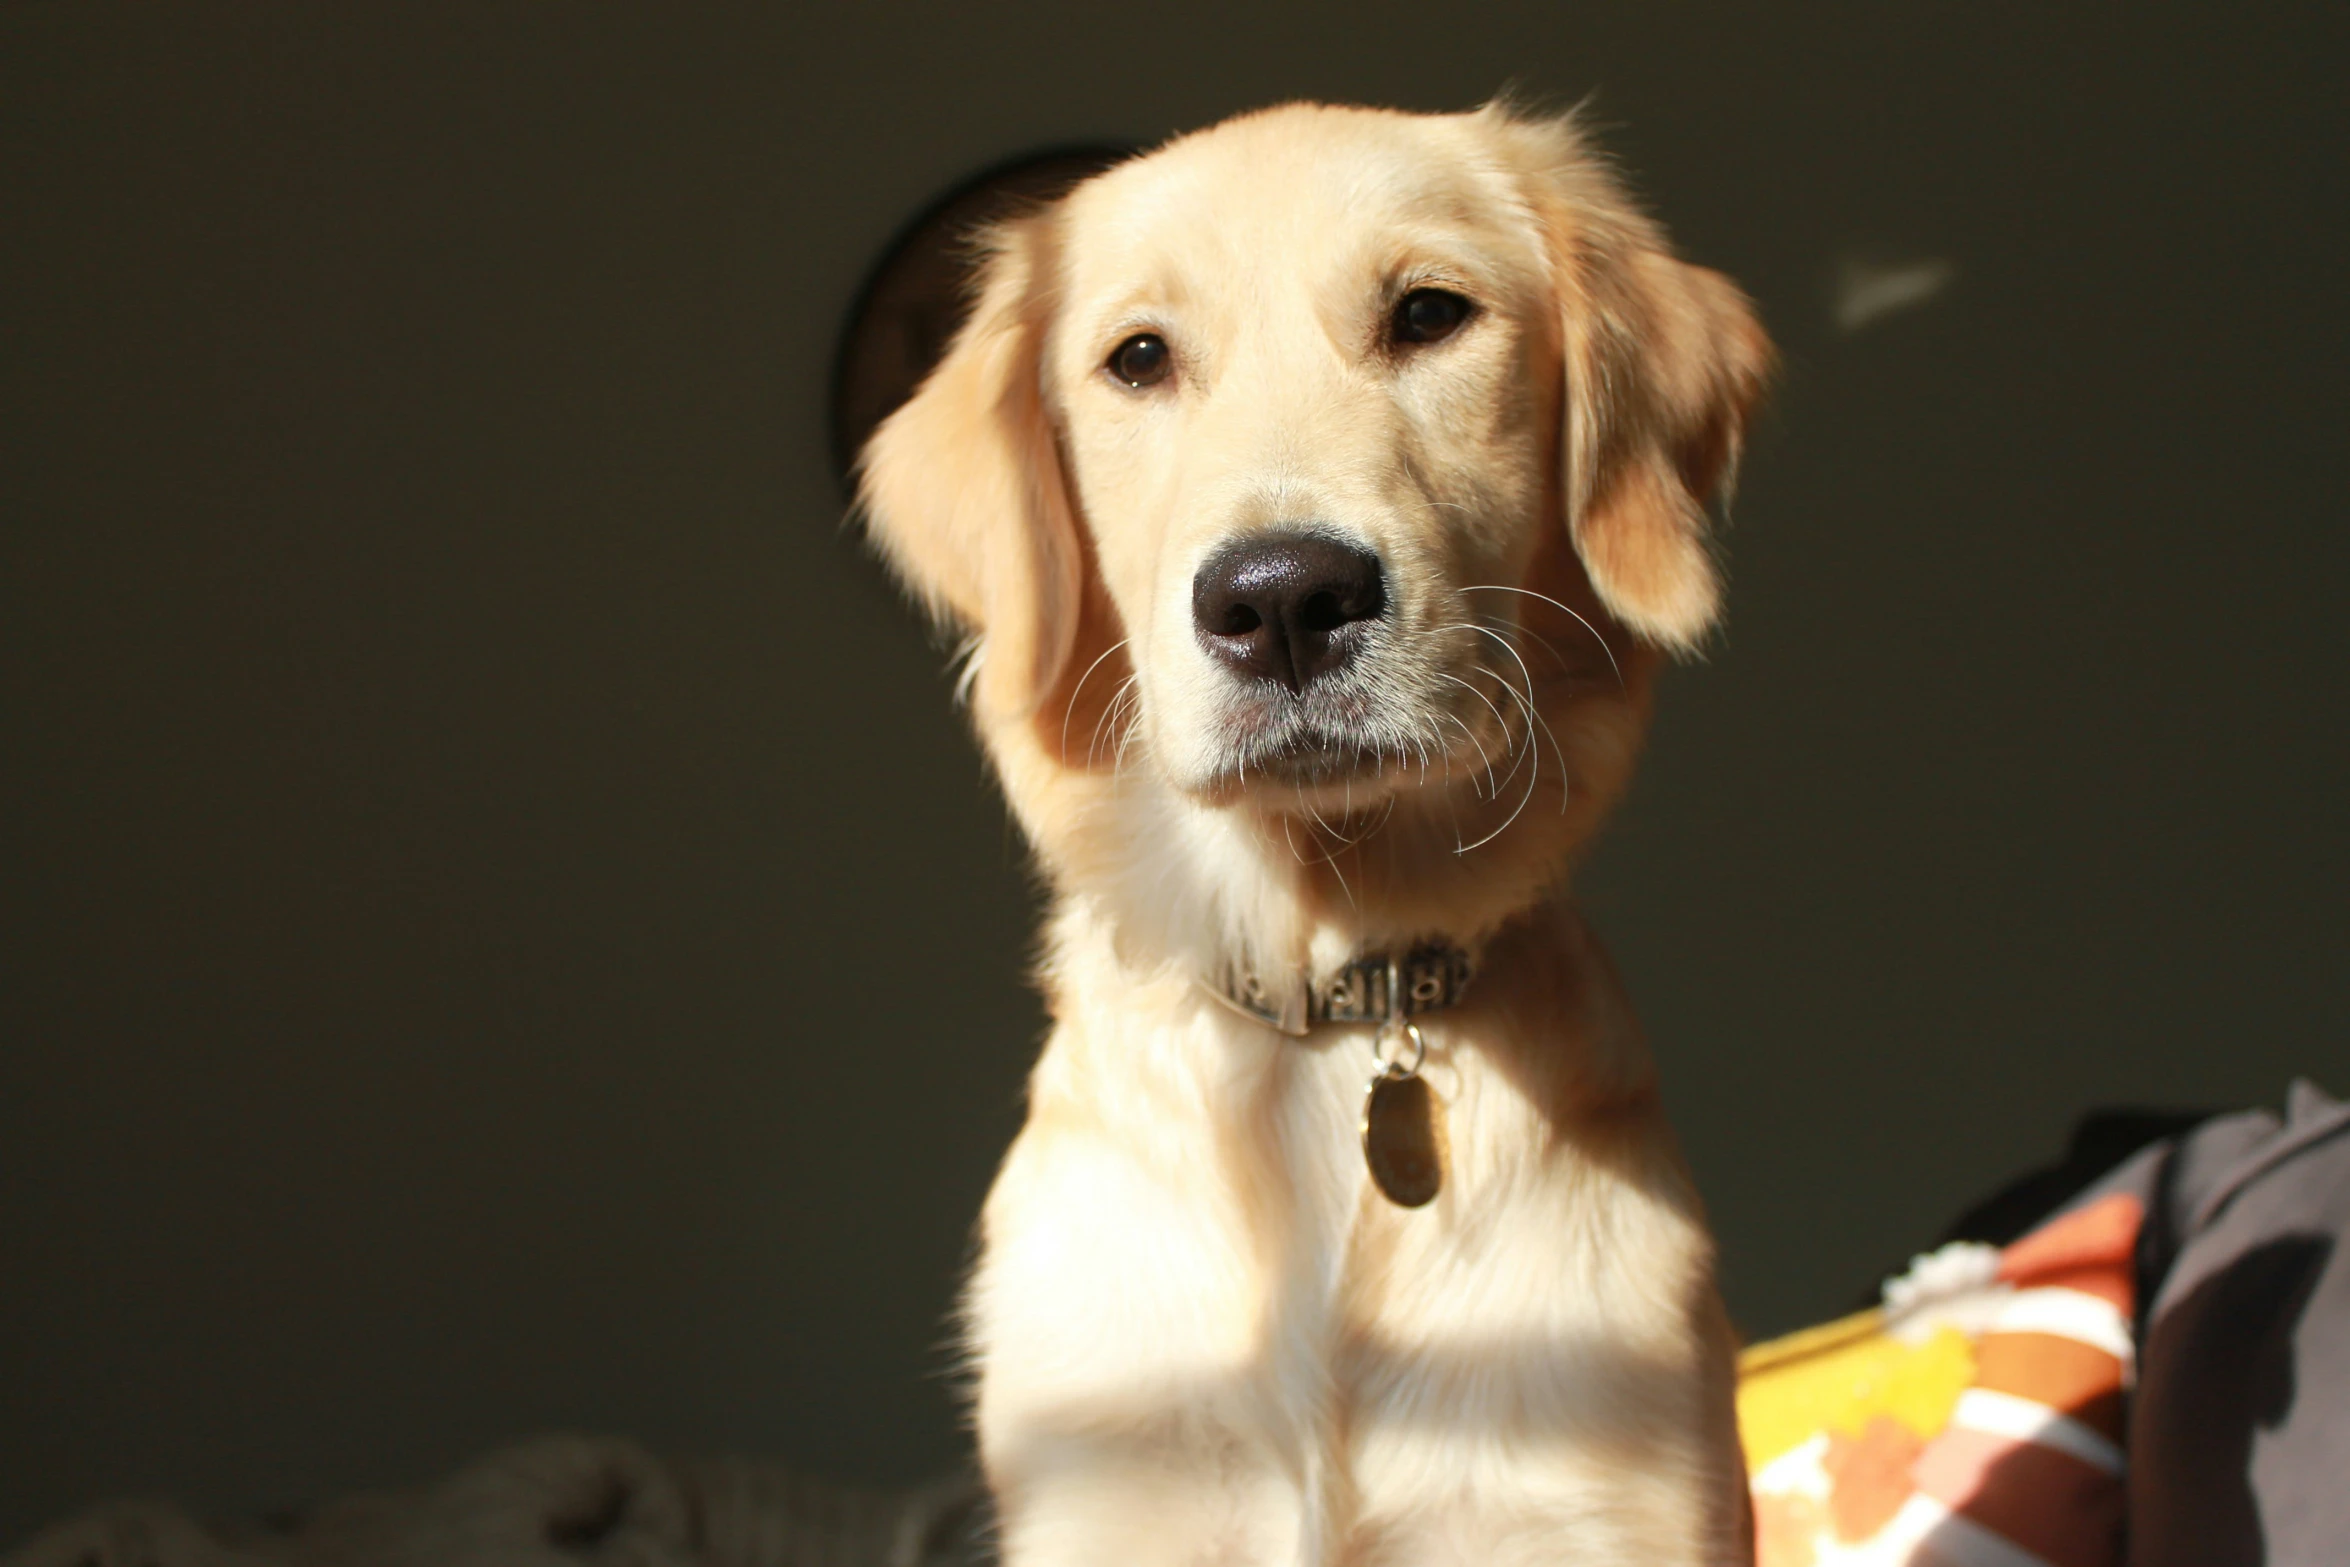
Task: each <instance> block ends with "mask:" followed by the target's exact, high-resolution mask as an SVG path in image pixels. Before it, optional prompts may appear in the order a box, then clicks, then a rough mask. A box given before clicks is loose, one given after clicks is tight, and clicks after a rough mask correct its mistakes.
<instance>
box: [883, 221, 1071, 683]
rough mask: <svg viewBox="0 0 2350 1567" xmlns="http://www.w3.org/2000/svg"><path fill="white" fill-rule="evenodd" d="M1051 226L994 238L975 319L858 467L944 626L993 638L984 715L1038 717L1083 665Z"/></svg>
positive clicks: (1008, 230)
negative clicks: (1052, 384) (1053, 323)
mask: <svg viewBox="0 0 2350 1567" xmlns="http://www.w3.org/2000/svg"><path fill="white" fill-rule="evenodd" d="M1051 240H1052V218H1051V215H1050V213H1049V212H1047V213H1044V214H1039V215H1037V216H1032V217H1027V218H1021V219H1016V220H1014V221H1012V222H1009V223H1005V224H1003V225H1000V226H999V227H998V228H996V229H995V230H994V231H993V232H992V233H991V234H990V236H989V239H988V250H987V255H986V257H985V259H984V261H983V263H982V265H981V268H980V274H979V286H978V292H977V297H976V299H975V301H974V303H973V305H972V310H971V315H970V319H969V320H967V321H966V322H965V323H964V325H963V329H962V330H961V331H960V332H958V333H956V334H955V340H954V342H953V343H952V344H951V345H950V346H949V347H948V349H947V353H946V357H945V358H944V359H942V360H941V361H940V362H939V365H938V368H937V369H935V370H933V371H932V372H931V374H930V378H929V379H928V380H926V381H924V382H923V383H922V387H921V390H919V391H917V392H916V393H915V394H914V396H913V398H912V400H911V401H909V402H908V403H907V404H906V405H905V406H904V407H902V408H900V409H899V410H898V411H897V412H896V413H894V414H891V415H890V416H889V418H887V419H885V420H883V421H882V424H881V427H880V428H879V429H877V430H876V431H874V433H873V438H872V439H871V440H870V441H868V442H867V443H866V445H865V453H864V456H863V458H862V459H861V460H860V462H859V464H858V468H859V473H858V484H857V494H858V500H859V502H860V504H861V505H862V507H863V509H864V513H865V522H866V528H867V531H868V533H869V534H870V535H871V537H872V539H873V541H874V543H875V544H876V545H877V546H878V547H879V549H880V551H881V553H882V555H883V557H884V558H885V559H887V560H888V562H889V564H890V566H891V567H892V568H893V569H894V570H895V571H896V573H897V575H898V577H899V578H900V579H901V580H902V581H904V582H905V584H906V585H907V586H908V587H909V588H911V589H912V590H913V591H914V592H915V594H916V595H918V596H919V597H920V598H921V599H922V600H923V601H924V603H925V604H927V605H928V606H929V607H930V609H931V611H932V613H933V614H935V615H937V616H938V617H939V618H940V619H941V620H944V621H947V622H950V623H952V624H955V625H957V626H959V627H960V628H962V629H963V630H965V631H967V632H969V633H971V634H972V635H973V636H974V637H975V638H977V639H978V645H977V647H976V649H975V651H974V652H973V655H972V656H973V657H974V658H975V659H976V660H977V661H978V664H977V667H976V668H975V669H974V670H973V672H972V677H973V681H974V684H973V687H972V690H973V699H974V701H975V703H976V704H977V706H978V709H979V711H980V712H981V713H983V714H985V715H989V716H992V717H1017V716H1019V715H1021V714H1025V713H1028V712H1030V711H1033V710H1034V709H1035V708H1036V706H1037V705H1038V703H1039V702H1041V701H1042V700H1043V698H1044V694H1045V693H1046V692H1048V691H1050V690H1051V689H1053V686H1054V683H1055V682H1056V680H1057V679H1058V678H1059V676H1060V674H1061V671H1062V668H1063V666H1064V665H1066V664H1067V663H1068V660H1069V653H1070V648H1071V646H1072V645H1073V643H1074V640H1075V638H1076V634H1077V621H1078V612H1079V608H1080V599H1081V597H1082V593H1083V586H1084V584H1083V579H1082V575H1081V574H1082V571H1083V569H1084V568H1083V557H1082V553H1081V546H1080V545H1079V542H1078V538H1077V521H1076V517H1075V514H1074V511H1073V509H1072V508H1071V506H1070V502H1069V490H1068V486H1067V484H1066V483H1065V482H1064V481H1063V478H1062V474H1061V460H1060V449H1059V443H1058V442H1057V441H1056V440H1055V438H1054V433H1053V427H1052V421H1051V419H1050V417H1049V416H1048V414H1047V412H1046V410H1045V406H1044V394H1043V383H1042V375H1043V343H1044V337H1045V329H1046V324H1047V316H1048V314H1049V309H1050V298H1051V288H1050V284H1049V274H1050V264H1049V254H1050V248H1051Z"/></svg>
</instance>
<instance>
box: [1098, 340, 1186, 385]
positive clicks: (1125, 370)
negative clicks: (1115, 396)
mask: <svg viewBox="0 0 2350 1567" xmlns="http://www.w3.org/2000/svg"><path fill="white" fill-rule="evenodd" d="M1109 368H1110V374H1112V375H1114V376H1116V377H1117V378H1118V379H1119V380H1121V381H1123V382H1125V383H1126V384H1127V385H1128V386H1133V387H1144V386H1156V385H1158V384H1159V383H1160V382H1161V381H1164V380H1165V379H1167V372H1168V371H1170V370H1172V369H1174V368H1175V355H1174V353H1173V352H1172V351H1171V350H1169V348H1168V347H1167V340H1166V339H1165V338H1163V337H1160V336H1159V335H1158V334H1157V333H1155V332H1138V333H1136V334H1135V335H1134V336H1132V337H1130V338H1128V339H1127V340H1126V341H1125V342H1123V343H1120V344H1119V345H1118V346H1117V347H1116V348H1113V349H1111V350H1110V366H1109Z"/></svg>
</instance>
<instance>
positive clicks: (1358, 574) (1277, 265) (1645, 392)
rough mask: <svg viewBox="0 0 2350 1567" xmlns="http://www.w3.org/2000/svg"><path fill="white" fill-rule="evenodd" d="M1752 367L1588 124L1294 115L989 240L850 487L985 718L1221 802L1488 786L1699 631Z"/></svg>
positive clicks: (1734, 313)
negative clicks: (1610, 679) (1572, 715)
mask: <svg viewBox="0 0 2350 1567" xmlns="http://www.w3.org/2000/svg"><path fill="white" fill-rule="evenodd" d="M1767 352H1768V350H1767V346H1766V345H1765V343H1764V341H1763V339H1762V337H1761V334H1760V332H1759V330H1758V329H1757V328H1756V327H1755V326H1754V323H1753V321H1752V318H1751V316H1750V314H1749V313H1748V311H1747V308H1746V306H1745V303H1744V301H1743V299H1742V298H1741V297H1740V296H1739V295H1738V294H1737V292H1736V291H1735V290H1734V289H1732V288H1731V287H1730V286H1729V285H1728V284H1726V283H1724V282H1723V281H1722V280H1721V279H1719V278H1718V277H1716V276H1714V275H1713V274H1711V273H1707V272H1703V271H1701V270H1699V269H1697V268H1693V267H1688V266H1685V265H1683V264H1682V263H1680V262H1678V261H1675V260H1673V259H1672V258H1671V256H1670V255H1669V253H1668V252H1667V251H1666V250H1665V248H1664V245H1663V241H1662V238H1661V236H1660V235H1659V234H1658V233H1657V231H1656V230H1655V229H1654V227H1653V225H1651V224H1650V223H1649V222H1648V221H1647V220H1646V219H1645V218H1643V217H1641V216H1640V215H1639V214H1638V213H1637V212H1636V211H1635V210H1634V209H1632V208H1631V207H1630V206H1629V205H1628V204H1627V203H1626V202H1625V201H1624V199H1623V198H1622V197H1621V195H1620V194H1619V193H1618V192H1617V191H1616V189H1615V187H1614V186H1613V184H1612V183H1611V182H1610V180H1609V179H1608V178H1607V176H1606V175H1605V173H1604V172H1603V171H1602V169H1601V168H1600V167H1599V165H1597V164H1596V163H1595V162H1594V161H1593V160H1592V159H1591V158H1590V157H1589V155H1587V154H1586V153H1585V152H1584V151H1583V149H1582V147H1581V145H1580V143H1579V141H1578V140H1577V138H1576V136H1575V133H1574V132H1573V130H1572V128H1571V127H1570V126H1568V125H1566V124H1564V123H1561V122H1530V121H1521V120H1515V119H1512V118H1510V117H1508V116H1507V115H1506V114H1503V113H1500V112H1497V111H1493V110H1487V111H1482V112H1480V113H1476V114H1469V115H1453V116H1410V115H1400V114H1389V113H1383V112H1377V111H1366V110H1341V109H1327V108H1318V107H1312V106H1293V107H1290V108H1286V109H1280V110H1274V111H1269V112H1267V113H1264V114H1260V115H1254V116H1249V117H1246V118H1243V119H1241V120H1236V121H1232V122H1228V123H1227V124H1225V125H1222V126H1219V127H1217V128H1215V129H1213V130H1211V131H1208V132H1204V133H1201V134H1199V135H1196V136H1192V137H1188V138H1185V139H1183V140H1181V141H1178V142H1176V143H1174V144H1172V145H1171V146H1169V147H1167V148H1164V149H1162V150H1161V151H1159V152H1157V153H1154V154H1152V155H1150V156H1148V157H1146V158H1142V159H1139V160H1136V161H1134V162H1132V163H1129V164H1126V165H1123V166H1121V167H1119V168H1117V169H1114V170H1112V171H1110V172H1109V173H1107V174H1105V175H1102V176H1100V177H1098V178H1096V179H1094V180H1092V181H1089V182H1088V183H1086V184H1085V185H1083V186H1080V187H1079V188H1078V189H1077V190H1076V191H1075V192H1073V193H1072V194H1071V195H1070V196H1068V197H1067V198H1065V199H1064V200H1063V201H1062V202H1060V203H1059V204H1058V205H1057V206H1055V207H1054V208H1053V209H1051V210H1049V211H1047V212H1045V213H1042V214H1040V215H1038V216H1036V217H1034V218H1032V219H1029V220H1025V221H1023V222H1020V223H1017V224H1014V225H1012V226H1010V227H1008V228H1007V229H1005V230H1004V231H1003V232H1002V233H1001V234H999V236H998V238H997V244H996V249H995V252H994V254H993V256H992V258H991V261H990V263H989V266H988V268H987V272H986V275H985V278H984V282H983V287H982V290H981V294H980V297H979V299H978V302H977V305H976V307H975V310H974V314H973V317H972V320H971V322H970V324H969V325H968V326H967V327H966V328H965V330H964V332H963V333H962V335H961V336H960V337H959V338H958V339H957V341H956V344H955V346H954V348H953V349H952V350H951V351H950V353H949V356H948V359H947V361H946V362H945V363H944V364H943V365H942V366H941V367H940V369H939V370H938V371H937V372H936V373H935V374H934V375H933V377H932V378H931V380H930V381H929V382H927V383H926V384H925V386H924V388H923V390H922V391H921V392H920V393H919V394H918V395H917V397H916V398H915V399H914V401H913V402H912V403H910V404H909V405H908V406H907V407H906V408H905V409H904V410H902V411H901V412H900V413H899V414H897V415H895V416H893V418H892V419H891V420H890V421H889V422H888V423H887V424H885V425H884V427H883V428H882V430H881V431H880V433H879V434H878V435H877V436H876V437H875V439H874V442H873V443H872V446H871V447H870V448H869V449H868V455H867V462H866V473H865V498H866V501H867V505H868V509H869V511H870V513H871V516H872V518H873V522H874V527H875V533H876V536H877V538H878V540H879V542H880V543H881V545H882V547H883V549H884V551H885V553H887V554H888V555H889V556H890V557H891V558H892V560H893V563H894V564H895V565H896V566H897V567H898V568H899V570H900V571H901V573H902V574H903V575H905V576H906V578H907V579H908V580H909V581H910V582H911V583H912V584H913V585H914V586H915V587H916V588H917V589H918V590H920V591H922V592H923V593H924V594H925V595H926V596H928V597H929V598H931V599H932V601H933V602H934V603H936V604H937V605H939V607H941V608H942V609H943V610H945V611H946V612H947V613H948V614H949V615H950V616H951V617H953V618H955V619H957V620H959V621H961V622H963V623H964V624H966V625H967V626H968V627H970V628H972V629H974V630H976V631H977V632H978V633H980V635H981V636H982V637H983V638H984V643H985V653H984V666H983V668H982V669H981V671H980V672H979V676H978V688H977V701H978V706H979V709H980V717H981V724H982V729H983V732H985V731H988V730H990V729H991V727H1000V726H1002V725H1006V724H1011V723H1017V722H1022V721H1028V722H1032V723H1034V724H1035V725H1036V726H1037V727H1038V728H1039V730H1040V731H1041V732H1045V733H1048V734H1049V732H1050V731H1052V730H1053V729H1054V728H1056V727H1057V728H1058V731H1059V733H1060V735H1061V737H1062V740H1063V742H1064V743H1063V744H1061V745H1060V746H1059V747H1058V750H1057V754H1058V760H1059V763H1060V765H1063V766H1066V767H1069V768H1072V769H1085V768H1089V767H1094V766H1108V765H1109V764H1110V758H1109V757H1108V756H1107V755H1105V754H1104V748H1103V744H1102V737H1103V735H1104V733H1105V730H1106V731H1107V732H1108V733H1109V735H1110V736H1111V738H1112V739H1113V740H1114V741H1115V742H1116V743H1115V745H1114V746H1113V747H1112V748H1111V749H1114V750H1115V751H1116V752H1117V753H1118V757H1117V761H1118V765H1120V766H1124V767H1127V768H1133V767H1148V768H1150V769H1151V770H1152V771H1153V772H1155V774H1156V775H1157V776H1159V777H1160V778H1162V779H1163V780H1164V782H1165V783H1166V784H1167V785H1168V786H1170V787H1171V788H1172V789H1173V790H1174V791H1176V792H1177V793H1178V794H1180V795H1182V796H1183V797H1185V798H1188V799H1191V800H1193V801H1196V802H1199V803H1200V804H1202V805H1204V806H1207V807H1210V808H1224V807H1229V806H1236V805H1237V806H1250V805H1254V806H1258V807H1265V808H1271V809H1275V810H1279V809H1289V808H1294V809H1297V810H1300V811H1303V812H1307V813H1312V814H1314V815H1316V816H1317V817H1319V816H1320V815H1321V813H1322V812H1324V811H1327V810H1330V809H1333V808H1337V809H1340V810H1346V811H1355V810H1360V809H1362V808H1363V807H1365V806H1369V805H1376V804H1379V803H1381V802H1382V801H1383V800H1385V799H1386V798H1387V797H1389V796H1391V795H1394V794H1397V793H1409V792H1418V791H1426V790H1428V789H1431V788H1434V789H1438V790H1443V789H1447V788H1453V787H1467V788H1470V789H1472V790H1475V791H1477V792H1478V793H1479V794H1480V796H1481V797H1484V798H1488V799H1490V798H1493V797H1496V796H1497V795H1498V793H1499V788H1500V776H1501V774H1503V773H1505V772H1511V773H1512V776H1514V772H1512V770H1511V762H1512V760H1514V759H1516V758H1518V757H1519V756H1521V754H1522V753H1523V752H1524V751H1525V750H1527V749H1529V748H1536V747H1538V746H1539V745H1540V744H1541V743H1542V742H1540V741H1538V740H1537V738H1536V736H1537V732H1538V731H1540V730H1542V729H1543V728H1544V726H1545V723H1546V720H1549V719H1552V718H1554V717H1556V716H1557V712H1556V704H1557V703H1558V702H1560V701H1562V700H1565V699H1566V696H1567V694H1568V693H1567V688H1568V687H1571V686H1573V685H1574V684H1575V683H1576V682H1577V681H1579V680H1588V678H1589V677H1590V676H1591V673H1592V672H1593V671H1594V670H1597V671H1600V672H1601V673H1602V676H1603V678H1604V676H1605V674H1606V673H1607V672H1609V671H1612V670H1613V669H1614V668H1615V666H1616V664H1617V662H1618V661H1617V659H1616V657H1615V653H1614V651H1613V650H1612V648H1611V646H1610V643H1611V642H1620V643H1621V645H1623V646H1624V647H1626V648H1627V649H1629V648H1631V647H1632V646H1633V645H1634V640H1635V639H1640V640H1642V641H1644V642H1645V643H1646V644H1649V645H1660V646H1667V647H1685V646H1687V645H1689V644H1690V643H1692V642H1693V641H1694V640H1695V639H1696V638H1697V637H1698V636H1700V635H1701V634H1702V633H1703V632H1704V631H1705V629H1706V628H1707V626H1708V625H1709V624H1710V623H1711V621H1712V619H1713V616H1714V610H1715V601H1716V583H1715V577H1714V572H1713V567H1712V564H1711V561H1710V558H1709V557H1708V554H1707V551H1706V548H1705V544H1704V538H1703V534H1704V529H1705V525H1706V519H1705V513H1704V509H1703V503H1704V501H1705V500H1706V498H1707V496H1708V493H1709V492H1710V491H1711V490H1712V489H1713V488H1714V486H1715V484H1716V482H1717V480H1718V479H1719V478H1720V477H1721V476H1722V475H1723V474H1724V472H1725V471H1726V469H1727V467H1728V465H1729V464H1730V462H1731V461H1733V460H1734V456H1735V452H1736V447H1737V441H1738V432H1739V428H1740V421H1741V419H1742V417H1743V414H1744V412H1745V409H1746V407H1747V405H1748V403H1749V402H1750V401H1751V400H1752V398H1753V397H1754V395H1755V392H1756V390H1757V388H1758V386H1759V384H1760V381H1761V378H1762V374H1763V370H1764V365H1765V360H1766V356H1767ZM1570 540H1571V544H1570ZM1129 676H1130V677H1131V683H1130V684H1129V683H1128V677H1129ZM1089 686H1091V687H1092V688H1093V693H1092V695H1091V696H1090V697H1089V696H1088V687H1089ZM1105 703H1106V704H1107V705H1106V706H1105ZM1550 743H1551V744H1552V745H1554V746H1555V745H1557V744H1558V742H1557V741H1556V740H1555V739H1553V740H1552V741H1551V742H1550ZM1048 748H1049V747H1048ZM999 750H1000V746H999ZM1560 761H1561V762H1562V763H1567V762H1568V761H1569V759H1568V758H1566V757H1565V756H1564V755H1563V754H1562V756H1561V758H1560ZM1537 771H1538V772H1539V769H1537ZM1570 771H1572V768H1571V766H1561V767H1560V768H1559V773H1560V776H1561V777H1562V779H1563V778H1564V776H1565V775H1566V774H1567V773H1568V772H1570Z"/></svg>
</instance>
